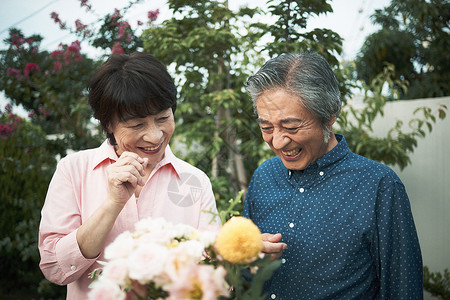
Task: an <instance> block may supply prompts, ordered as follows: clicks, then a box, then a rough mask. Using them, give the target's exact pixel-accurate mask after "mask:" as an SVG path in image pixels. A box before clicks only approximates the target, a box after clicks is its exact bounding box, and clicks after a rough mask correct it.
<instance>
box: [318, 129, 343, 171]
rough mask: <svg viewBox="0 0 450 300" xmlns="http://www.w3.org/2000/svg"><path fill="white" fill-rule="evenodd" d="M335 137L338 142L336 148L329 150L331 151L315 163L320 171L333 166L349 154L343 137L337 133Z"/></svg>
mask: <svg viewBox="0 0 450 300" xmlns="http://www.w3.org/2000/svg"><path fill="white" fill-rule="evenodd" d="M335 136H336V140H337V141H338V144H337V145H336V147H334V148H333V149H331V151H329V152H328V153H327V154H325V155H324V156H322V157H321V158H319V159H318V160H317V161H316V162H315V163H317V166H318V167H319V168H320V169H323V168H327V167H329V166H331V165H334V164H335V163H336V162H338V161H339V160H341V159H343V158H344V157H345V156H346V155H347V154H348V153H349V152H350V150H349V149H348V145H347V141H346V140H345V137H344V136H343V135H342V134H338V133H336V134H335Z"/></svg>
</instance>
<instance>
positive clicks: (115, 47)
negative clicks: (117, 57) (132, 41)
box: [111, 42, 125, 54]
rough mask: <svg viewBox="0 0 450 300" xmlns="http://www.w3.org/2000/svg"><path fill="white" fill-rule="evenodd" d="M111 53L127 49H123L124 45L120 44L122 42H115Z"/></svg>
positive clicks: (120, 52) (121, 52)
mask: <svg viewBox="0 0 450 300" xmlns="http://www.w3.org/2000/svg"><path fill="white" fill-rule="evenodd" d="M111 53H112V54H123V53H125V51H123V48H122V45H121V44H120V42H115V43H114V45H113V47H112V49H111Z"/></svg>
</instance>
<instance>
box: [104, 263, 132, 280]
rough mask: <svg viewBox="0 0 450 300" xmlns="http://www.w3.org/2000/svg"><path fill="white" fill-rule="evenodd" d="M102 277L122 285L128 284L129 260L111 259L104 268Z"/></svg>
mask: <svg viewBox="0 0 450 300" xmlns="http://www.w3.org/2000/svg"><path fill="white" fill-rule="evenodd" d="M102 277H104V278H106V279H109V280H111V281H113V282H115V283H116V284H118V285H120V286H124V285H126V284H127V279H128V266H127V260H126V259H124V258H120V259H115V260H112V261H110V262H109V263H108V264H107V265H106V266H105V267H104V268H103V272H102Z"/></svg>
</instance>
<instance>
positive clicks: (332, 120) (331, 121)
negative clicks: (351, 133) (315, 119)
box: [327, 116, 336, 129]
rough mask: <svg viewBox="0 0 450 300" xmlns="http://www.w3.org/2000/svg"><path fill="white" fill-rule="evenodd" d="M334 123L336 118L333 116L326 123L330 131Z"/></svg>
mask: <svg viewBox="0 0 450 300" xmlns="http://www.w3.org/2000/svg"><path fill="white" fill-rule="evenodd" d="M335 122H336V116H333V117H332V118H331V120H330V121H328V123H327V126H328V127H329V128H330V129H331V127H332V126H333V124H334V123H335Z"/></svg>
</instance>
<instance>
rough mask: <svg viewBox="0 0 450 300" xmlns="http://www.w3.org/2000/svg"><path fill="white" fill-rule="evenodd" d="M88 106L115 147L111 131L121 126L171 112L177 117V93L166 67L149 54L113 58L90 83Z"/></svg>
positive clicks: (96, 73)
mask: <svg viewBox="0 0 450 300" xmlns="http://www.w3.org/2000/svg"><path fill="white" fill-rule="evenodd" d="M88 92H89V104H90V106H91V107H92V110H93V111H94V118H96V119H97V120H99V121H100V124H101V126H102V128H103V130H105V132H106V135H107V138H108V139H109V142H110V143H111V144H112V145H115V144H116V141H115V139H114V136H113V135H112V133H110V132H109V130H108V127H109V126H110V125H111V124H112V122H113V120H115V118H117V120H118V121H119V122H123V121H127V120H130V119H133V118H145V117H147V116H149V115H156V114H158V113H160V112H161V111H164V110H166V109H168V108H171V109H172V112H173V113H175V109H176V107H177V90H176V87H175V83H174V82H173V79H172V77H171V76H170V75H169V73H168V72H167V69H166V67H165V66H164V65H163V64H162V63H161V62H159V61H158V60H157V59H156V58H155V57H153V56H152V55H150V54H148V53H134V54H132V55H126V54H116V55H112V56H111V57H110V58H109V59H108V60H107V61H106V62H105V63H104V64H103V65H102V66H101V67H100V68H98V70H97V71H96V72H95V74H94V76H93V78H92V79H91V81H90V83H89V86H88Z"/></svg>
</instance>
